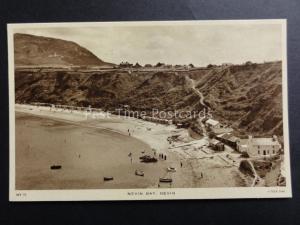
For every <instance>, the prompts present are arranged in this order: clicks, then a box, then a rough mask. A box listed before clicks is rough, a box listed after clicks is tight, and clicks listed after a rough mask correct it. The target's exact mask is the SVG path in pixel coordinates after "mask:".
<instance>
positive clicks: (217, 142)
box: [209, 139, 221, 145]
mask: <svg viewBox="0 0 300 225" xmlns="http://www.w3.org/2000/svg"><path fill="white" fill-rule="evenodd" d="M209 142H210V143H211V144H213V145H217V144H219V143H221V142H220V141H218V140H216V139H212V140H210V141H209Z"/></svg>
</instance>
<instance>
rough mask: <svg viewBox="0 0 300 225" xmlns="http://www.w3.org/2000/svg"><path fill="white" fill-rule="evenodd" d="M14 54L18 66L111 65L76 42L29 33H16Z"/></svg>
mask: <svg viewBox="0 0 300 225" xmlns="http://www.w3.org/2000/svg"><path fill="white" fill-rule="evenodd" d="M14 55H15V65H16V66H28V65H37V66H48V65H50V66H53V65H55V66H57V65H63V66H70V65H75V66H86V65H95V66H102V65H107V64H108V65H110V64H109V63H106V62H103V61H102V60H101V59H99V58H98V57H97V56H95V55H94V54H93V53H91V52H90V51H89V50H87V49H85V48H83V47H81V46H80V45H78V44H76V43H74V42H70V41H65V40H60V39H55V38H48V37H42V36H35V35H29V34H19V33H17V34H14Z"/></svg>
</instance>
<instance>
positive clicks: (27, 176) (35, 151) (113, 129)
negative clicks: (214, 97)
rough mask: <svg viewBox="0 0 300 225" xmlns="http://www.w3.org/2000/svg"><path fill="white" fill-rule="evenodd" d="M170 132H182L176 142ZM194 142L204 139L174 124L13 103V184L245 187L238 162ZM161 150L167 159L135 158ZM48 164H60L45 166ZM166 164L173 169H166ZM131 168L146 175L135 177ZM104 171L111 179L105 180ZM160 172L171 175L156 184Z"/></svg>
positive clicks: (49, 186)
mask: <svg viewBox="0 0 300 225" xmlns="http://www.w3.org/2000/svg"><path fill="white" fill-rule="evenodd" d="M129 133H130V135H129ZM174 134H177V135H179V136H180V137H181V139H180V140H181V141H179V142H177V143H175V145H174V143H172V144H170V143H169V142H168V140H167V138H168V137H170V136H172V135H174ZM193 141H198V142H197V144H198V145H205V144H206V140H205V139H203V140H201V141H199V140H193V139H192V138H191V137H189V135H188V131H187V130H185V129H176V128H175V126H173V125H162V124H156V123H152V122H146V121H142V120H139V119H135V118H123V117H117V116H113V115H111V116H110V118H99V117H98V118H95V117H93V116H91V115H90V116H86V115H85V114H84V113H82V112H74V111H73V112H72V113H71V112H68V111H50V109H49V108H47V107H38V108H37V107H31V106H24V105H16V189H19V190H24V189H28V190H30V189H35V190H38V189H99V188H104V189H111V188H153V187H154V188H155V187H156V188H157V187H177V188H180V187H236V186H245V182H244V180H243V176H242V174H241V173H240V172H239V170H238V168H237V165H234V164H233V163H231V162H230V161H229V160H228V159H226V158H225V157H224V156H225V154H227V153H228V152H227V153H226V152H224V153H222V154H220V155H215V156H214V157H211V155H210V154H209V152H207V151H199V150H196V149H195V147H191V146H189V145H187V144H189V143H192V142H193ZM202 142H203V143H202ZM180 145H182V147H177V146H180ZM186 145H187V146H186ZM193 146H196V145H193ZM153 149H155V151H154V150H153ZM129 153H131V154H132V162H131V157H129V156H128V154H129ZM160 153H162V154H164V155H166V156H167V160H161V159H159V160H158V162H157V163H142V162H140V160H139V157H140V156H142V155H144V154H148V155H153V156H154V154H156V156H157V155H158V154H160ZM181 163H182V167H181V165H180V164H181ZM51 165H61V166H62V169H60V170H50V166H51ZM169 166H172V167H175V168H176V170H177V171H176V172H172V173H168V172H167V170H166V169H167V167H169ZM136 169H139V170H143V171H144V173H145V176H144V177H140V176H136V175H135V174H134V172H135V170H136ZM201 174H202V176H201ZM104 176H113V177H114V180H113V181H108V182H104V181H103V177H104ZM159 177H172V179H173V182H172V184H171V185H170V184H162V183H159ZM225 177H226V179H225Z"/></svg>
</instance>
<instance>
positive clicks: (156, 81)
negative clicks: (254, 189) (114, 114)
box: [15, 62, 283, 135]
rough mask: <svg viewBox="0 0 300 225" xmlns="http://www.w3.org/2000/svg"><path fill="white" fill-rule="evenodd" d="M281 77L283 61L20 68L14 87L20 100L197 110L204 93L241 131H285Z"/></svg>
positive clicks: (218, 113) (223, 118)
mask: <svg viewBox="0 0 300 225" xmlns="http://www.w3.org/2000/svg"><path fill="white" fill-rule="evenodd" d="M281 78H282V72H281V62H273V63H264V64H251V65H234V66H227V67H213V68H209V69H196V70H191V71H177V72H176V71H172V70H170V71H160V72H155V71H148V72H145V71H135V72H128V71H124V70H115V71H110V72H108V71H106V72H104V71H102V72H101V71H99V72H80V71H56V70H52V71H51V70H16V73H15V81H16V85H15V88H16V90H15V91H16V101H17V102H35V101H37V102H50V103H62V104H70V105H85V106H86V105H92V106H94V107H102V108H105V109H115V108H117V107H119V105H120V104H128V105H130V106H131V108H132V109H135V110H145V111H150V110H152V109H153V108H155V109H159V110H175V109H176V110H179V111H183V110H190V111H198V112H199V111H200V110H202V109H203V107H204V106H203V104H201V101H200V98H199V92H201V94H202V95H203V96H204V102H205V104H206V105H208V106H209V107H210V108H211V110H212V112H213V115H214V117H215V118H216V119H218V120H220V121H222V122H224V123H228V124H230V125H232V126H233V127H234V128H236V129H237V130H239V131H240V133H252V134H254V135H256V134H258V135H270V134H278V135H282V132H283V130H282V84H281ZM191 80H192V84H193V88H194V89H193V88H192V87H191ZM195 90H196V91H199V92H196V91H195ZM197 93H198V94H197Z"/></svg>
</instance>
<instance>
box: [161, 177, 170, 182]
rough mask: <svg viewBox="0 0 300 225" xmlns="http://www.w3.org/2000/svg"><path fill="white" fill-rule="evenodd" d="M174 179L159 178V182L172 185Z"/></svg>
mask: <svg viewBox="0 0 300 225" xmlns="http://www.w3.org/2000/svg"><path fill="white" fill-rule="evenodd" d="M172 181H173V180H172V178H162V177H161V178H159V182H163V183H172Z"/></svg>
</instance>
